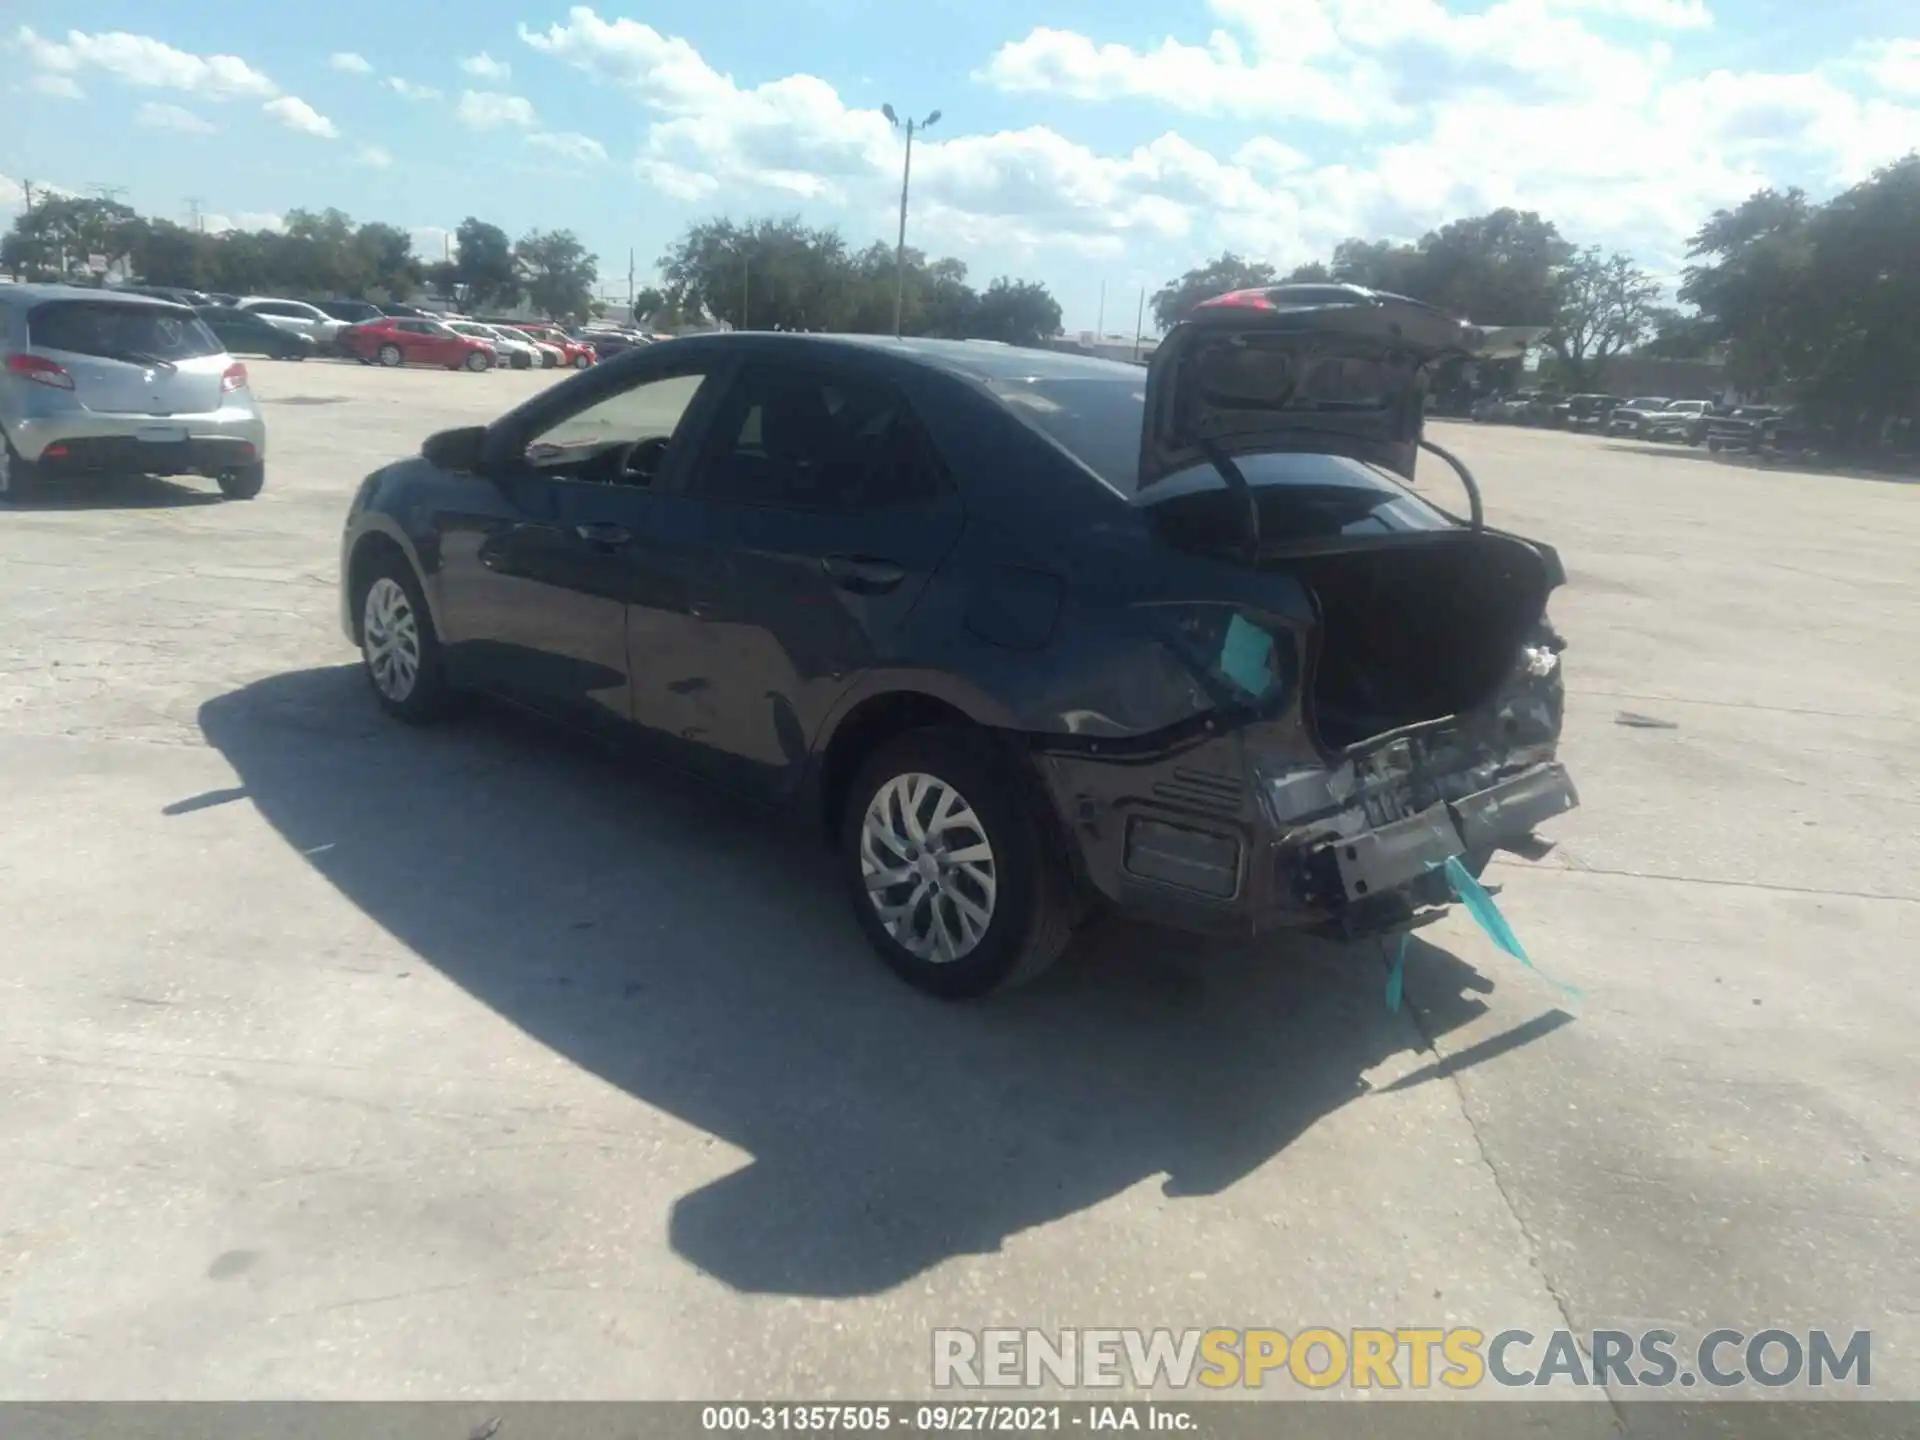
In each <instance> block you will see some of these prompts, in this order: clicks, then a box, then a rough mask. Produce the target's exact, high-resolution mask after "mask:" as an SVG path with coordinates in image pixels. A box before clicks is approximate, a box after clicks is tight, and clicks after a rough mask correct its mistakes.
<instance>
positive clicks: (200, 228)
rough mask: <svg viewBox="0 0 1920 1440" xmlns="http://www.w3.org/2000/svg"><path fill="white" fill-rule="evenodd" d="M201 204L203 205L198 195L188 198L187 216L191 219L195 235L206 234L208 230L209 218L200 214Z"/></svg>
mask: <svg viewBox="0 0 1920 1440" xmlns="http://www.w3.org/2000/svg"><path fill="white" fill-rule="evenodd" d="M200 204H201V201H200V197H199V196H198V195H189V196H188V197H187V214H188V216H189V217H190V223H191V224H192V226H193V229H194V231H195V233H197V234H205V233H206V229H207V217H206V216H204V215H202V214H201V213H200Z"/></svg>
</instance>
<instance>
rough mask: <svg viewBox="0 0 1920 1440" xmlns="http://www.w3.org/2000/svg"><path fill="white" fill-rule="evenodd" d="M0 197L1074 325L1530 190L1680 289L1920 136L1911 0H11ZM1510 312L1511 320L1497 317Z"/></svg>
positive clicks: (618, 284) (621, 278) (1918, 55)
mask: <svg viewBox="0 0 1920 1440" xmlns="http://www.w3.org/2000/svg"><path fill="white" fill-rule="evenodd" d="M6 16H7V18H6V20H5V22H4V26H5V28H4V29H3V30H0V44H3V45H4V46H5V47H6V50H5V54H4V55H3V56H0V84H4V85H5V86H7V87H8V88H9V90H10V92H11V93H8V94H7V95H6V96H5V97H4V99H0V106H3V107H4V109H0V114H4V115H5V116H6V117H7V119H6V122H5V124H4V127H0V212H3V211H5V210H7V209H9V208H13V209H17V207H18V203H19V199H20V186H21V182H22V181H23V180H28V179H31V180H34V181H36V182H39V183H42V184H52V185H55V186H59V187H64V188H67V189H74V190H83V189H86V188H88V187H91V186H112V187H118V188H120V189H122V190H124V192H125V193H124V198H125V199H127V200H128V201H129V202H130V203H132V204H134V205H136V206H137V207H138V208H139V209H141V210H142V211H144V212H147V213H150V214H159V215H170V216H174V217H177V218H180V219H183V220H184V219H185V218H186V217H187V216H188V214H189V204H190V201H191V200H193V199H197V200H198V202H199V204H200V206H201V208H202V210H203V212H204V213H205V214H207V215H208V216H209V217H210V220H211V223H213V224H215V225H220V224H224V223H239V224H246V225H258V224H263V223H272V221H273V220H274V217H277V216H278V215H279V214H281V213H283V212H284V211H286V210H287V209H289V208H292V207H295V206H307V207H313V208H319V207H322V206H327V205H336V206H339V207H340V208H341V209H343V210H346V211H347V212H348V213H350V214H351V215H353V216H354V217H355V218H357V219H382V220H390V221H393V222H394V223H397V224H400V225H403V226H407V227H409V228H411V229H413V230H414V231H415V233H416V243H417V244H418V245H419V247H420V248H421V250H422V251H423V252H426V253H430V254H431V253H437V251H438V249H439V247H440V246H441V245H442V243H443V241H442V236H443V234H444V232H446V231H448V230H450V229H451V228H452V227H453V226H454V225H456V224H457V223H458V222H459V221H460V219H461V218H462V217H463V216H465V215H467V214H477V215H480V216H481V217H483V218H486V219H489V220H493V221H495V222H496V223H498V224H500V225H502V226H503V227H504V228H506V229H507V231H508V232H509V233H510V234H513V235H518V234H520V233H522V232H523V231H525V230H527V229H530V228H533V227H536V226H537V227H540V228H552V227H562V226H564V227H569V228H572V229H574V230H576V231H577V232H579V233H580V234H581V235H582V236H583V238H585V240H586V241H587V243H588V245H589V246H590V248H592V249H594V250H595V251H597V252H598V254H599V255H600V257H601V262H602V274H603V279H604V280H605V282H606V283H607V285H608V286H609V287H611V288H612V289H614V290H616V291H620V292H624V289H625V285H626V269H627V252H628V249H629V247H631V248H632V249H633V251H634V252H635V254H636V256H637V260H638V270H639V273H640V277H641V283H643V284H644V283H645V282H646V280H647V278H648V277H649V274H650V272H651V271H652V269H653V262H654V260H655V259H656V257H657V256H658V255H659V254H660V252H661V250H662V249H663V248H664V246H665V245H666V244H667V242H668V241H669V240H671V238H672V237H673V236H674V235H675V234H676V233H677V232H678V231H679V230H680V229H682V228H683V227H684V226H685V225H686V224H687V223H688V222H689V221H691V220H695V219H698V218H702V217H704V216H708V215H712V214H720V213H724V214H731V215H733V216H735V217H745V216H748V215H754V214H782V213H791V212H798V213H800V214H802V215H804V216H806V217H807V218H808V219H810V220H813V221H817V222H832V223H835V224H838V225H840V226H841V228H842V229H843V230H844V231H845V233H846V234H847V235H848V237H849V238H850V239H852V240H855V241H856V242H864V241H866V240H868V239H873V238H884V239H888V240H891V238H892V236H893V226H894V206H895V205H896V204H897V199H898V184H899V159H900V154H899V145H898V142H897V140H896V139H895V138H894V137H893V135H892V134H891V133H890V131H889V128H888V127H887V125H886V123H885V121H884V120H883V119H882V118H881V117H880V116H879V114H878V110H879V107H880V105H881V104H882V103H883V102H891V103H893V104H894V105H895V107H896V108H898V109H899V110H900V111H901V112H902V114H903V115H904V114H906V113H914V114H921V115H924V114H925V113H927V112H928V111H930V110H933V109H939V110H941V111H942V112H943V115H942V119H941V121H940V123H939V125H938V126H936V127H935V128H934V129H933V130H932V131H931V132H930V133H929V134H928V136H927V137H926V141H925V143H924V144H917V145H916V148H915V166H914V174H915V186H914V197H915V199H914V207H913V217H912V228H911V232H910V237H909V238H910V240H911V241H912V242H913V243H916V244H918V245H921V246H923V247H924V248H926V249H928V250H930V251H933V252H934V253H938V254H952V255H957V256H958V257H960V258H961V259H963V260H965V261H966V262H967V264H968V266H969V267H970V270H971V273H972V276H973V278H974V279H975V281H976V282H978V283H985V281H986V280H988V279H990V278H991V277H993V276H994V275H997V274H1003V273H1005V274H1014V275H1019V276H1022V277H1027V278H1034V279H1040V280H1044V281H1045V282H1046V283H1047V284H1048V285H1049V286H1051V287H1052V289H1053V291H1054V293H1055V294H1056V295H1057V296H1058V297H1059V298H1060V300H1061V302H1062V304H1063V306H1064V307H1065V309H1066V318H1067V327H1068V328H1069V329H1070V330H1078V329H1086V328H1091V327H1092V326H1093V325H1094V323H1095V318H1096V315H1097V314H1098V313H1099V311H1100V306H1101V298H1100V297H1101V287H1102V285H1103V284H1104V286H1105V288H1106V302H1105V316H1106V322H1107V328H1108V329H1109V330H1115V329H1121V328H1124V327H1130V325H1131V323H1132V319H1133V314H1134V307H1135V305H1136V303H1137V300H1138V296H1139V291H1140V289H1141V287H1142V286H1148V287H1152V286H1156V285H1158V284H1159V283H1161V282H1162V281H1164V280H1165V279H1167V278H1168V277H1170V276H1171V275H1174V274H1176V273H1178V272H1179V271H1180V270H1182V269H1184V268H1186V267H1187V266H1189V265H1191V264H1194V263H1196V262H1198V261H1199V260H1201V259H1204V258H1206V257H1207V256H1209V255H1212V254H1215V253H1218V252H1219V251H1220V250H1221V249H1223V248H1227V247H1232V248H1234V249H1237V250H1240V251H1241V252H1243V253H1248V254H1252V255H1256V256H1260V257H1262V258H1266V259H1270V260H1273V261H1275V262H1277V263H1281V264H1291V263H1293V262H1295V261H1298V260H1301V259H1305V258H1309V257H1311V256H1315V255H1324V254H1326V253H1327V252H1328V251H1329V250H1330V249H1331V247H1332V245H1333V244H1334V243H1335V242H1336V241H1338V240H1339V239H1340V238H1341V237H1342V236H1345V235H1349V234H1364V235H1367V236H1370V237H1372V236H1396V237H1405V238H1411V237H1414V236H1417V235H1418V234H1420V233H1421V232H1422V231H1424V230H1425V229H1427V228H1430V227H1431V226H1433V225H1435V224H1438V223H1441V222H1444V221H1445V220H1447V219H1450V218H1453V217H1454V216H1457V215H1461V214H1469V213H1476V212H1479V211H1483V210H1486V209H1490V208H1493V207H1494V206H1496V205H1501V204H1513V205H1518V206H1521V207H1523V208H1532V209H1537V210H1540V211H1541V212H1542V213H1544V214H1546V215H1548V216H1549V217H1551V218H1553V219H1555V220H1556V221H1558V222H1559V224H1560V225H1561V228H1562V229H1563V230H1564V231H1565V232H1566V233H1567V234H1569V235H1570V236H1572V237H1573V238H1575V239H1578V240H1580V241H1582V242H1591V243H1599V244H1604V245H1607V246H1610V247H1616V248H1621V249H1626V250H1628V251H1630V252H1631V253H1633V254H1635V255H1636V256H1637V257H1639V258H1640V259H1641V261H1642V262H1643V263H1645V264H1646V265H1648V266H1649V267H1650V268H1652V269H1654V270H1655V271H1656V272H1657V273H1661V274H1663V275H1670V274H1672V273H1673V272H1674V271H1675V270H1676V269H1677V268H1678V266H1679V265H1680V263H1681V262H1682V257H1683V253H1684V248H1685V236H1686V234H1687V233H1688V232H1689V231H1690V230H1691V229H1692V228H1693V227H1694V226H1695V225H1696V224H1697V223H1698V221H1699V220H1700V219H1701V218H1702V217H1703V216H1704V215H1705V214H1706V213H1708V212H1709V211H1710V210H1711V209H1712V208H1714V207H1715V206H1718V205H1724V204H1729V203H1732V202H1735V201H1737V200H1739V199H1740V198H1741V197H1743V196H1744V195H1745V194H1747V193H1749V192H1750V191H1751V190H1752V189H1754V188H1756V187H1757V186H1758V185H1761V184H1765V183H1776V184H1786V183H1792V184H1801V185H1805V186H1807V187H1808V188H1809V189H1811V190H1813V191H1815V192H1816V193H1827V192H1830V191H1831V190H1833V189H1835V188H1837V187H1839V186H1841V185H1843V184H1846V183H1849V182H1851V181H1853V180H1855V179H1858V178H1861V177H1862V176H1864V175H1865V174H1867V173H1869V172H1870V171H1871V169H1872V168H1873V167H1874V166H1875V165H1878V164H1882V163H1885V162H1887V161H1888V160H1891V159H1894V158H1897V157H1898V156H1899V155H1901V154H1903V153H1905V152H1906V151H1908V150H1912V149H1915V148H1920V6H1916V5H1914V4H1913V3H1912V0H1830V3H1825V4H1821V5H1813V6H1810V5H1807V4H1804V3H1786V0H1444V3H1443V0H1186V3H1169V0H1159V3H1151V4H1150V3H1144V0H1101V3H1098V4H1095V3H1092V0H1038V3H1036V0H1022V3H1019V4H1015V3H1012V0H967V3H956V0H917V3H913V4H899V3H894V4H885V5H883V4H879V3H873V0H732V3H731V4H728V5H724V6H723V5H717V4H713V3H705V4H695V3H689V0H663V3H646V4H642V3H637V0H601V3H599V4H598V5H596V6H574V5H569V4H568V3H566V0H463V3H461V4H460V5H457V6H445V5H433V6H429V5H425V4H420V3H409V0H389V3H386V4H375V3H371V0H334V3H331V4H328V5H325V6H319V7H313V8H307V7H301V8H300V9H299V10H298V11H297V12H296V11H290V10H288V9H286V8H285V7H282V6H274V5H265V6H246V5H241V6H231V5H229V6H214V7H201V9H200V10H199V12H198V13H197V14H196V13H191V12H190V11H189V9H188V7H184V6H155V5H153V4H152V3H151V0H144V3H141V0H95V3H87V0H80V3H65V4H54V3H51V0H15V3H14V4H12V5H10V6H8V7H7V10H6ZM1479 318H1483V319H1486V320H1488V321H1493V322H1497V320H1498V318H1499V317H1496V316H1488V317H1479Z"/></svg>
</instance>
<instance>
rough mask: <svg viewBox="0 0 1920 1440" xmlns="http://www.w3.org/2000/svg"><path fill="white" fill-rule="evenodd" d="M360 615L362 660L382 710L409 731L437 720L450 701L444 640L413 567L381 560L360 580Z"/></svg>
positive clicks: (390, 557) (395, 559)
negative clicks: (443, 670) (444, 674)
mask: <svg viewBox="0 0 1920 1440" xmlns="http://www.w3.org/2000/svg"><path fill="white" fill-rule="evenodd" d="M356 613H357V614H358V615H359V617H360V659H361V661H362V663H363V664H364V665H365V667H366V672H367V683H368V684H370V685H371V686H372V687H373V693H374V698H376V699H377V700H379V702H380V705H381V708H383V709H384V710H385V711H386V712H387V713H388V714H389V715H392V716H394V717H395V718H396V719H399V720H404V721H406V722H407V723H408V724H410V725H420V724H425V723H426V722H428V721H430V720H434V719H437V718H438V717H439V716H440V715H441V714H442V713H443V712H444V711H445V709H446V705H447V695H448V691H447V685H446V681H445V680H444V679H443V678H442V675H441V669H440V637H439V636H438V635H437V634H435V633H434V628H433V616H432V615H431V614H430V613H429V612H428V610H427V602H426V600H425V598H424V597H423V596H422V595H421V593H420V585H419V582H418V581H417V580H415V579H414V577H413V568H412V566H410V565H408V564H407V562H406V560H405V559H404V558H403V557H401V556H400V555H398V554H394V553H388V554H383V555H381V556H379V557H378V558H376V559H375V560H374V562H373V563H372V564H371V565H369V566H367V567H366V569H365V571H364V573H363V574H362V576H361V581H360V592H359V595H358V597H357V601H356Z"/></svg>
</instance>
